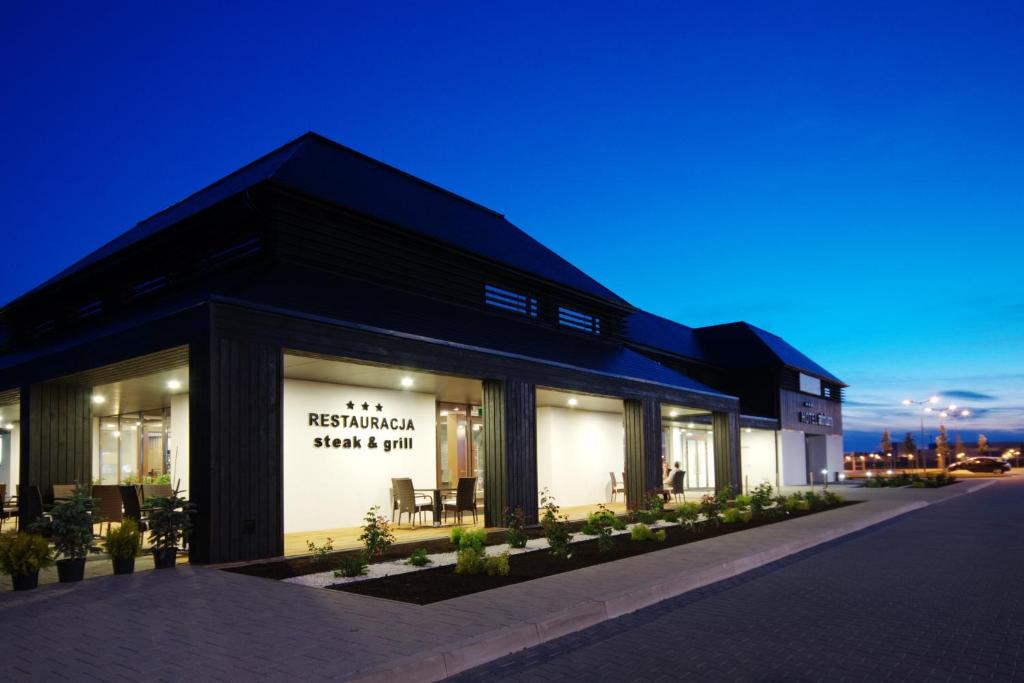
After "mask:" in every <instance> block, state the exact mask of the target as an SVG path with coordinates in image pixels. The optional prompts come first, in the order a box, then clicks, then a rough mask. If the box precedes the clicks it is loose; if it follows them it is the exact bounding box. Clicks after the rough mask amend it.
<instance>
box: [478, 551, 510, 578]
mask: <svg viewBox="0 0 1024 683" xmlns="http://www.w3.org/2000/svg"><path fill="white" fill-rule="evenodd" d="M484 564H485V565H486V570H487V576H508V573H509V571H510V567H509V564H508V551H505V552H503V553H502V554H500V555H492V556H490V557H488V558H487V559H486V560H485V561H484Z"/></svg>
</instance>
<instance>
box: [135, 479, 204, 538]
mask: <svg viewBox="0 0 1024 683" xmlns="http://www.w3.org/2000/svg"><path fill="white" fill-rule="evenodd" d="M146 509H147V510H149V516H148V517H147V518H146V523H147V524H148V525H149V539H150V541H151V542H152V544H153V547H154V548H157V549H160V550H166V549H169V548H177V547H178V543H179V542H180V541H181V540H182V539H187V538H188V534H189V531H190V530H191V528H192V515H194V514H195V506H194V505H192V503H190V502H188V501H187V500H185V499H184V498H182V497H181V491H179V490H178V489H174V490H173V491H172V492H171V495H169V496H160V497H157V498H151V499H148V500H147V501H146Z"/></svg>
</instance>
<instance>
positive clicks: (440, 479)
mask: <svg viewBox="0 0 1024 683" xmlns="http://www.w3.org/2000/svg"><path fill="white" fill-rule="evenodd" d="M483 433H484V428H483V416H482V413H481V409H480V406H473V405H464V404H456V403H438V404H437V484H438V486H439V487H440V488H450V489H454V488H456V486H458V483H459V478H460V477H476V490H477V503H478V504H479V503H480V502H481V501H482V500H483V491H484V469H483V467H484V458H483V447H484V440H483Z"/></svg>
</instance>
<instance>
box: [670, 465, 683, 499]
mask: <svg viewBox="0 0 1024 683" xmlns="http://www.w3.org/2000/svg"><path fill="white" fill-rule="evenodd" d="M684 481H686V472H684V471H683V470H679V471H678V472H676V473H675V474H673V475H672V498H673V499H674V500H676V501H678V500H679V498H678V496H682V497H683V502H684V503H685V502H686V487H685V486H683V482H684Z"/></svg>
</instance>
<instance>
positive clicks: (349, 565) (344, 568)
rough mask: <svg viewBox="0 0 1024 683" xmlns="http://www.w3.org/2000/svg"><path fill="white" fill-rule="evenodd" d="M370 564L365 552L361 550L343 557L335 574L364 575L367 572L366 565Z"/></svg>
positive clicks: (345, 575)
mask: <svg viewBox="0 0 1024 683" xmlns="http://www.w3.org/2000/svg"><path fill="white" fill-rule="evenodd" d="M368 564H369V561H368V560H367V559H366V553H365V552H359V553H356V554H355V555H352V556H350V557H343V558H341V559H340V560H338V568H337V569H335V570H334V575H335V576H344V577H348V578H351V577H353V576H362V575H363V574H365V573H366V566H367V565H368Z"/></svg>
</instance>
